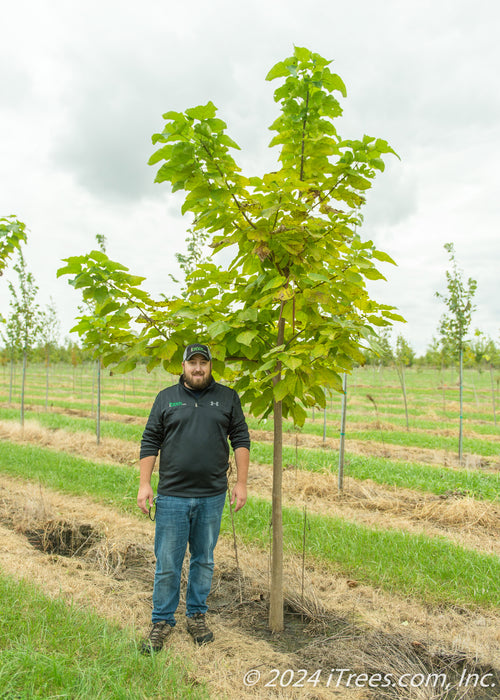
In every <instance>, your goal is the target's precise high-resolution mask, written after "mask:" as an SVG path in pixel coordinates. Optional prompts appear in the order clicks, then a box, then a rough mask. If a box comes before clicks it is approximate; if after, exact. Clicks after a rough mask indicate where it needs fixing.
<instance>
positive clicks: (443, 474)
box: [251, 442, 500, 501]
mask: <svg viewBox="0 0 500 700" xmlns="http://www.w3.org/2000/svg"><path fill="white" fill-rule="evenodd" d="M297 457H298V464H297ZM251 458H252V460H253V461H254V462H257V463H259V464H272V461H273V446H272V443H265V442H253V443H252V449H251ZM338 459H339V456H338V452H337V451H336V450H321V449H320V450H315V449H309V448H301V449H299V450H298V451H297V453H296V451H295V448H294V447H290V446H288V445H286V446H284V447H283V463H284V464H293V465H294V466H296V467H298V468H299V469H304V470H307V471H312V472H323V471H329V472H332V473H337V471H338ZM344 474H345V476H352V477H353V478H355V479H361V480H364V479H371V480H372V481H375V482H376V483H377V484H384V485H387V486H398V487H401V488H409V489H416V490H418V491H424V492H427V493H435V494H436V495H438V496H439V495H441V494H444V493H449V492H458V493H463V494H464V495H467V496H473V497H474V498H478V499H480V500H484V501H499V500H500V472H499V473H497V474H489V473H483V472H480V471H467V470H465V469H460V470H458V469H447V468H445V467H437V466H434V465H431V464H421V463H419V462H403V461H398V460H393V459H386V458H384V457H375V456H368V457H365V456H363V455H355V454H351V453H346V456H345V467H344Z"/></svg>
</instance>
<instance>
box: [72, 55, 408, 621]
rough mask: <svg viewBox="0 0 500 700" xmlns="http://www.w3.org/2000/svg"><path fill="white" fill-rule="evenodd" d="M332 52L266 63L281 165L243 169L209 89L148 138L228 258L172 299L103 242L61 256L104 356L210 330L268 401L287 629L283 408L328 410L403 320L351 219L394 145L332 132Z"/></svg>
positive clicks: (224, 366) (250, 388) (240, 383)
mask: <svg viewBox="0 0 500 700" xmlns="http://www.w3.org/2000/svg"><path fill="white" fill-rule="evenodd" d="M329 64H330V62H329V61H327V60H325V59H324V58H322V57H321V56H320V55H319V54H316V53H312V52H311V51H309V50H308V49H304V48H298V47H297V48H295V51H294V55H293V56H292V57H290V58H287V59H285V60H284V61H281V62H279V63H278V64H276V66H274V68H272V69H271V71H270V72H269V74H268V76H267V79H268V80H275V79H284V82H283V84H282V85H281V86H280V87H278V89H277V90H276V91H275V101H276V102H278V103H280V105H281V114H280V116H279V117H278V118H277V119H276V121H275V122H274V123H273V124H272V126H271V130H273V131H275V132H276V136H275V137H274V138H273V139H272V141H271V144H270V145H271V146H279V147H280V155H279V159H278V165H277V169H276V170H275V171H273V172H270V173H267V174H265V175H263V176H262V177H245V176H244V175H242V174H241V170H240V168H239V167H238V165H237V164H236V162H235V160H234V159H233V157H232V155H231V153H230V149H238V148H239V147H238V146H237V144H236V143H235V142H234V141H233V140H232V139H231V138H230V137H229V136H228V135H227V134H226V132H225V129H226V124H225V123H224V122H223V121H222V120H221V119H219V118H218V117H217V116H216V108H215V106H214V105H213V104H212V103H211V102H209V103H208V104H206V105H203V106H198V107H194V108H192V109H187V110H186V111H185V112H184V113H180V112H167V113H166V114H165V115H164V119H165V121H166V124H165V127H164V129H163V131H162V132H161V133H158V134H155V135H154V136H153V142H154V144H156V145H157V146H159V148H158V149H157V151H156V152H155V153H154V154H153V156H152V157H151V159H150V163H151V164H153V165H154V164H161V167H160V168H159V170H158V173H157V175H156V181H157V182H169V183H170V184H171V186H172V190H173V191H177V190H184V191H185V193H186V196H185V201H184V205H183V208H182V211H183V213H187V212H190V213H191V215H192V216H193V223H192V230H193V231H204V232H207V233H208V234H209V236H210V244H209V245H210V247H211V248H212V249H213V250H214V251H220V250H222V249H225V248H230V250H231V251H232V252H233V257H232V260H231V262H230V264H229V265H228V266H227V267H222V266H221V265H216V264H215V263H214V262H211V261H209V262H204V263H201V264H199V265H197V266H196V268H195V269H194V270H193V271H192V272H191V273H190V274H189V275H188V278H187V288H186V290H185V294H183V295H182V297H174V298H172V299H170V300H164V301H163V302H155V301H154V300H152V299H151V298H150V297H149V295H148V294H147V293H146V292H144V291H142V290H140V289H139V284H140V282H141V281H142V278H136V277H134V276H132V275H130V274H129V273H128V269H127V268H124V267H123V266H121V265H119V264H118V263H114V262H113V261H110V260H109V259H108V258H107V257H106V256H104V257H103V255H102V254H99V251H92V252H91V253H90V254H89V255H88V256H77V257H73V258H68V259H67V260H66V263H67V264H66V266H65V267H64V268H61V270H59V272H58V274H69V275H71V276H72V279H71V283H72V284H74V286H76V287H80V288H82V289H83V292H84V296H85V295H87V296H88V297H89V298H93V299H95V300H96V301H97V304H98V307H97V308H98V314H99V316H100V318H101V319H103V318H105V319H106V322H107V323H109V318H110V315H111V314H113V315H114V316H115V321H114V323H115V325H114V327H111V326H108V327H107V331H108V334H107V336H106V339H105V340H104V343H105V347H104V348H103V352H104V358H105V362H106V363H107V364H108V363H110V362H116V363H118V368H120V367H121V368H122V369H123V370H129V369H132V368H133V367H134V366H135V364H136V363H137V361H138V358H139V357H140V356H142V355H147V356H148V358H149V363H148V367H149V368H152V367H154V366H155V365H157V364H159V363H161V362H162V363H163V365H164V367H165V369H166V370H167V371H172V372H176V371H178V369H179V367H180V363H181V360H182V353H183V347H184V345H185V344H186V342H187V341H186V339H187V338H198V339H202V338H204V339H206V340H207V342H210V344H211V347H212V353H213V367H214V372H215V373H216V374H219V376H224V377H226V378H227V379H228V380H232V381H233V382H234V387H235V389H236V390H237V391H238V392H239V393H240V395H241V398H242V402H243V403H244V404H245V405H246V407H247V410H249V411H250V412H251V413H252V414H254V415H256V416H260V417H267V416H269V415H270V414H273V419H274V421H273V422H274V454H273V492H272V530H273V540H272V581H271V600H270V614H269V622H270V627H271V629H272V630H273V631H278V630H280V629H282V628H283V585H282V575H283V544H282V517H281V475H282V429H283V428H282V419H283V417H287V416H290V417H291V418H292V419H293V420H294V422H295V423H296V424H297V425H302V424H303V423H304V420H305V417H306V410H307V408H309V407H311V406H315V405H317V406H319V407H321V408H323V407H324V405H325V393H324V387H329V388H334V389H336V390H338V391H341V390H342V375H343V373H344V372H348V371H350V370H351V368H352V367H353V366H354V364H356V363H359V362H361V363H362V362H364V356H363V354H362V352H361V348H363V346H368V345H369V342H370V339H371V338H373V337H374V336H375V332H374V328H373V326H378V327H381V326H385V325H389V324H390V323H391V321H392V320H403V319H401V317H400V316H398V315H397V314H395V313H394V312H393V307H391V306H387V305H382V304H379V303H377V302H375V301H374V300H372V299H371V298H370V297H369V296H368V292H367V289H366V280H367V279H369V280H374V279H385V278H384V277H383V275H382V274H381V273H380V272H379V271H378V270H377V268H376V264H377V262H378V261H384V262H390V263H393V261H392V259H391V258H390V257H389V256H388V255H387V254H386V253H383V252H381V251H379V250H377V249H376V247H375V245H374V244H373V242H372V241H363V240H362V239H361V237H360V235H359V234H358V233H357V231H356V228H357V227H359V225H360V224H361V217H360V213H359V210H360V207H361V206H362V205H363V204H364V203H365V193H366V191H367V190H368V189H369V188H370V186H371V182H372V180H373V178H374V177H375V175H376V173H377V172H378V171H382V170H383V169H384V161H383V159H382V156H383V155H384V154H389V153H394V151H393V150H392V149H391V148H390V146H389V145H388V144H387V142H386V141H384V140H382V139H375V138H372V137H369V136H364V137H363V139H361V140H344V139H342V138H341V137H340V136H339V134H338V132H337V129H336V127H335V126H334V120H335V119H336V118H337V117H339V116H340V115H341V113H342V109H341V107H340V104H339V102H338V101H337V99H336V98H335V97H334V96H333V94H332V93H334V92H340V93H341V94H342V95H344V96H345V86H344V84H343V82H342V80H341V79H340V77H339V76H338V75H336V74H334V73H332V72H331V71H330V69H329V67H328V66H329ZM134 308H135V313H136V315H135V316H134V318H135V320H136V321H138V322H139V324H140V327H141V329H140V330H139V331H138V332H136V331H135V330H134V326H133V323H132V322H131V320H132V315H131V314H132V313H134V312H133V309H134ZM137 312H138V315H137ZM76 329H77V330H78V332H80V333H82V334H86V336H87V337H90V336H92V334H94V333H95V323H94V322H93V321H92V319H91V318H89V317H82V318H80V322H79V324H78V326H77V327H76ZM119 346H120V347H119ZM124 347H125V348H128V352H127V353H125V354H124V350H123V349H124ZM124 355H125V356H124Z"/></svg>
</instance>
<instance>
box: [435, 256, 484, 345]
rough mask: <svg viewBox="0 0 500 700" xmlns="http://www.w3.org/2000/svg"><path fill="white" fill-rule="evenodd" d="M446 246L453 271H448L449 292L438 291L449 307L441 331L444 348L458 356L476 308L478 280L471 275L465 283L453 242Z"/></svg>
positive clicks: (437, 293)
mask: <svg viewBox="0 0 500 700" xmlns="http://www.w3.org/2000/svg"><path fill="white" fill-rule="evenodd" d="M444 248H445V250H446V251H447V252H448V254H449V256H450V263H451V271H450V270H447V271H446V280H447V288H448V293H447V294H446V295H444V294H441V293H440V292H436V296H437V297H438V298H439V299H442V300H443V301H444V303H445V304H446V306H447V307H448V313H446V314H444V315H443V316H442V318H441V322H440V328H439V331H440V335H441V343H442V345H443V348H446V349H447V350H448V351H449V352H451V353H452V354H453V355H454V356H456V357H458V355H459V353H460V351H461V349H462V348H463V343H464V338H465V336H466V334H467V331H468V329H469V326H470V324H471V320H472V313H473V311H474V310H475V307H474V306H473V305H472V299H473V297H474V294H475V293H476V289H477V282H476V280H473V279H472V278H471V277H469V279H468V280H467V284H465V283H464V281H463V279H462V271H461V270H459V269H458V265H457V261H456V259H455V248H454V246H453V243H446V244H445V246H444Z"/></svg>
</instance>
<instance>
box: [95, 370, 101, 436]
mask: <svg viewBox="0 0 500 700" xmlns="http://www.w3.org/2000/svg"><path fill="white" fill-rule="evenodd" d="M96 437H97V444H98V445H99V444H100V442H101V358H100V357H99V359H98V360H97V412H96Z"/></svg>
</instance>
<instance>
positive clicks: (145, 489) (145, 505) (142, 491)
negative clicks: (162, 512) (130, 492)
mask: <svg viewBox="0 0 500 700" xmlns="http://www.w3.org/2000/svg"><path fill="white" fill-rule="evenodd" d="M153 501H154V493H153V489H152V488H151V484H144V485H141V486H139V492H138V494H137V505H138V506H139V508H140V509H141V510H142V512H143V513H146V515H147V514H148V512H149V508H151V506H152V505H153Z"/></svg>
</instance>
